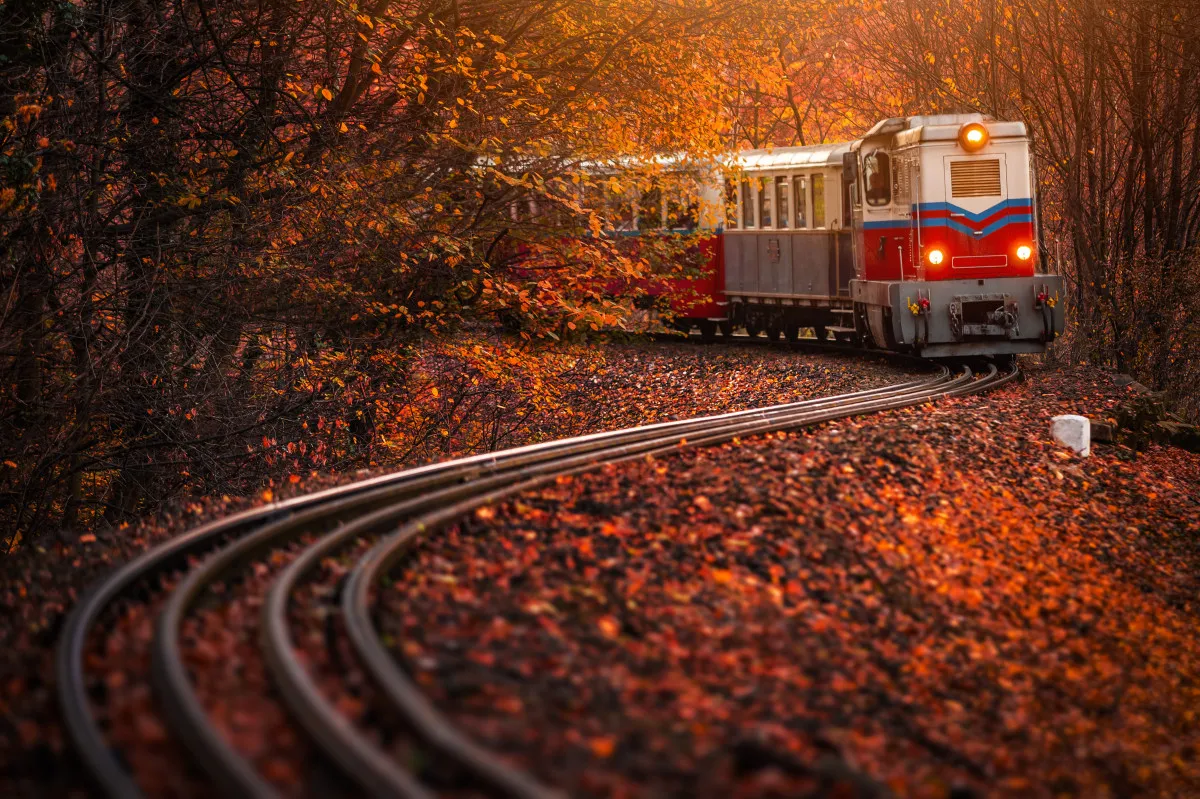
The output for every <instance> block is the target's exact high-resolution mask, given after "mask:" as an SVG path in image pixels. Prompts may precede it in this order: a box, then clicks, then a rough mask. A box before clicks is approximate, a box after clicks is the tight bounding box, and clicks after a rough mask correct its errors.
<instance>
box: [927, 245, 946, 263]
mask: <svg viewBox="0 0 1200 799" xmlns="http://www.w3.org/2000/svg"><path fill="white" fill-rule="evenodd" d="M926 257H928V258H929V263H931V264H933V265H934V266H938V265H939V264H941V262H942V261H944V260H946V253H944V252H942V251H941V250H939V249H938V248H937V247H934V248H933V249H932V250H930V251H929V255H928V256H926Z"/></svg>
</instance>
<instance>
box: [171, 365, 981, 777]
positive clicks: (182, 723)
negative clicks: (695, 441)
mask: <svg viewBox="0 0 1200 799" xmlns="http://www.w3.org/2000/svg"><path fill="white" fill-rule="evenodd" d="M966 379H967V377H966V375H965V374H964V376H961V377H959V378H956V379H953V380H951V379H949V370H946V369H943V370H942V372H941V373H940V374H939V375H938V377H936V378H933V379H931V380H926V381H921V382H919V383H917V384H916V385H915V386H913V385H910V384H902V385H903V388H901V389H899V390H897V389H896V388H893V389H892V392H893V393H892V394H881V393H880V391H879V390H874V389H873V390H868V391H866V392H856V396H855V397H854V398H853V399H852V400H850V401H849V403H847V402H846V398H845V397H841V396H838V397H826V398H819V399H817V400H811V401H806V402H805V403H792V404H789V405H785V406H779V408H778V409H772V408H767V409H758V410H753V411H750V412H749V413H746V412H741V413H737V414H730V415H721V416H717V417H712V420H711V421H710V420H700V421H696V420H687V421H685V422H684V423H682V424H673V425H666V426H663V425H651V426H647V427H643V428H631V429H629V430H627V431H623V432H621V431H619V432H618V434H614V435H610V436H604V437H599V438H596V437H592V438H590V439H589V440H587V441H582V442H578V443H576V444H573V445H570V446H563V447H559V448H557V449H556V450H554V451H551V452H546V453H533V454H532V455H526V456H523V457H518V458H511V459H506V460H502V461H501V462H500V463H499V464H496V465H495V466H493V467H492V468H491V469H485V470H482V471H481V470H480V468H479V467H477V466H473V467H472V468H471V469H470V470H469V472H467V473H466V476H467V477H469V480H463V477H464V474H462V473H459V472H457V471H451V472H449V473H447V474H440V475H431V476H427V477H425V478H423V479H420V480H415V481H412V482H410V483H406V484H402V485H399V486H392V487H387V488H383V489H377V490H375V491H373V492H370V493H369V494H366V495H362V496H358V497H351V498H347V499H343V500H340V501H337V502H331V503H328V504H327V505H324V506H318V507H315V508H311V509H309V510H306V511H304V512H301V513H299V514H296V515H295V516H292V517H289V518H287V519H283V520H280V521H277V522H274V523H272V524H269V525H265V526H263V527H262V528H260V529H258V530H255V531H253V532H251V533H249V534H247V535H246V536H244V537H242V538H240V539H239V540H237V541H236V542H233V543H232V544H230V545H229V546H227V547H225V548H223V549H221V550H219V551H218V552H216V553H215V554H214V555H213V556H212V557H210V558H208V559H207V560H205V561H204V562H203V563H202V564H200V565H199V566H198V567H197V568H195V569H193V570H191V571H190V572H189V573H188V575H187V577H186V578H185V579H184V581H183V582H182V583H181V584H180V585H179V586H177V587H176V589H175V590H174V591H173V592H172V594H171V595H170V597H169V598H168V601H167V604H166V605H165V606H164V608H163V610H162V612H161V613H160V614H159V616H158V619H157V621H156V624H155V638H154V641H153V644H152V674H153V678H154V686H155V689H156V694H157V696H158V698H159V700H160V702H161V704H162V707H163V710H164V712H165V714H166V716H167V718H168V720H169V721H170V722H171V723H172V728H173V729H174V730H175V731H176V732H177V733H178V735H179V737H180V739H181V740H182V742H183V743H184V744H185V745H186V746H187V748H188V749H189V750H190V751H191V753H192V754H193V757H194V759H195V760H196V762H197V763H198V765H200V766H201V768H202V769H203V770H204V771H205V772H206V773H208V775H209V776H210V777H211V778H212V779H213V780H214V781H215V782H216V783H217V784H218V785H219V786H221V787H222V788H223V789H225V790H227V791H232V792H236V793H238V794H239V795H246V796H262V797H266V796H272V795H274V790H273V789H272V788H271V786H270V785H269V784H268V783H267V782H266V781H265V780H264V779H263V778H262V776H261V775H260V774H258V772H257V771H256V770H255V769H254V768H253V766H252V765H251V764H250V763H248V762H247V761H246V760H245V759H244V758H242V757H241V756H240V755H239V754H238V753H237V752H236V751H235V750H234V749H233V748H232V747H231V746H230V745H229V743H228V742H227V741H226V740H225V738H224V737H223V736H222V735H221V734H220V733H219V732H218V731H217V730H216V729H215V728H214V727H213V726H212V724H211V722H210V721H209V720H208V715H207V713H206V712H205V711H204V708H203V706H202V704H201V703H200V701H199V699H198V697H197V696H196V695H195V691H194V689H193V687H192V684H191V680H190V678H189V676H188V670H187V667H186V665H185V664H184V662H183V657H182V652H181V650H180V646H179V634H180V628H181V626H182V623H183V620H184V618H186V617H187V615H188V614H189V612H190V611H191V610H192V608H193V607H194V606H195V605H196V604H197V603H198V602H199V601H200V600H201V598H202V597H203V595H204V594H205V591H206V588H207V587H208V586H210V585H212V584H213V583H216V582H219V581H222V580H225V579H227V578H228V577H229V576H231V575H236V574H237V573H238V572H239V571H241V570H242V569H243V568H244V567H246V566H247V565H248V564H250V563H252V562H254V561H256V560H257V559H258V558H259V556H260V555H262V554H264V553H266V552H269V551H271V550H273V549H277V548H279V547H281V546H284V545H286V544H288V543H291V542H292V541H294V540H296V539H298V538H299V537H301V536H303V535H311V534H327V535H331V536H339V537H340V536H343V535H344V530H343V531H338V532H332V531H333V529H334V528H335V527H336V526H337V525H339V524H342V523H345V522H347V521H349V519H350V518H352V517H356V516H361V515H362V514H363V513H371V512H372V511H376V510H378V509H381V508H382V510H380V511H379V513H377V514H373V516H372V517H371V518H372V521H373V523H375V524H383V523H385V520H386V519H387V518H388V517H389V515H391V516H392V518H393V520H394V514H397V513H412V512H416V511H423V510H424V509H426V508H428V507H437V506H438V505H439V504H442V503H445V502H447V501H454V500H456V499H458V498H459V497H465V496H470V495H471V494H474V493H478V491H479V490H480V486H483V487H486V488H492V487H494V486H498V485H503V484H505V483H511V482H515V481H519V480H521V479H527V478H528V477H529V475H531V474H540V473H554V472H556V471H561V470H562V469H563V468H567V467H574V466H587V465H592V464H595V463H599V462H602V461H605V460H610V459H612V458H613V457H614V456H615V455H617V454H619V455H626V454H629V455H633V454H644V453H646V452H649V451H663V450H666V449H671V448H675V447H678V446H679V445H680V444H681V443H686V442H687V441H688V437H689V436H692V435H694V434H695V433H698V432H702V431H704V430H707V429H711V428H713V427H714V426H720V427H721V428H722V429H728V430H732V431H734V433H733V434H734V435H736V434H737V431H742V432H743V434H745V435H752V434H753V433H754V432H755V431H759V430H762V429H764V428H766V427H770V426H771V425H773V424H777V423H776V422H775V421H773V420H774V419H775V418H777V417H778V418H785V417H786V418H790V417H794V416H797V415H807V416H811V415H813V414H814V413H820V411H819V410H816V411H814V410H813V407H814V406H816V407H825V406H829V407H835V406H836V407H841V406H843V405H847V404H848V405H852V406H855V407H858V406H871V405H875V404H877V403H878V402H879V400H878V397H879V396H894V395H901V396H905V397H909V396H912V397H916V398H917V400H914V401H920V400H922V399H924V398H927V397H929V396H933V395H934V394H936V393H938V392H940V391H943V390H945V387H947V386H950V385H958V384H959V383H961V382H962V381H964V380H966ZM864 394H865V395H866V396H861V395H864ZM797 406H801V407H797ZM664 427H666V428H667V429H664ZM488 472H491V473H492V474H491V475H490V476H485V474H486V473H488ZM431 491H432V493H430V492H431ZM389 505H394V507H392V508H390V514H389V507H388V506H389ZM290 653H291V650H290V649H288V650H277V652H276V653H273V654H272V656H271V657H270V658H269V660H268V662H269V663H271V662H275V663H276V664H277V663H278V661H279V660H280V659H282V658H286V657H290ZM292 707H293V708H296V707H297V706H296V705H293V706H292ZM298 715H300V716H301V719H300V720H301V721H302V722H303V721H305V720H306V718H305V716H306V714H305V712H304V710H303V709H302V708H301V709H300V710H299V711H298ZM307 720H309V721H310V722H311V719H307ZM326 720H328V719H326ZM343 726H344V725H343ZM320 732H321V731H318V734H320ZM319 737H322V738H328V737H329V736H328V731H327V730H325V735H320V736H319ZM331 752H332V753H334V754H343V755H344V754H345V752H342V751H340V750H339V749H337V748H335V749H333V750H331ZM351 756H354V755H353V754H352V755H351ZM481 767H482V766H481ZM346 770H347V773H348V774H349V775H350V776H352V777H355V778H359V779H361V778H363V777H364V776H366V777H369V778H370V779H371V781H372V786H371V787H372V789H373V790H376V791H377V790H380V786H382V785H386V786H387V794H388V795H397V796H411V795H417V794H418V792H419V790H420V789H419V786H417V785H416V784H415V783H413V782H412V780H411V778H403V779H397V770H396V769H394V768H389V767H387V765H386V764H385V763H383V762H382V760H381V758H380V757H378V756H375V755H374V754H372V755H370V756H366V757H362V756H358V757H356V762H355V764H354V768H352V769H346ZM507 779H509V780H510V781H512V783H513V786H514V789H515V790H519V791H520V792H522V795H528V796H534V795H539V794H538V791H537V788H536V786H533V785H528V784H524V783H522V782H521V780H522V776H521V775H513V774H508V775H507ZM542 795H545V794H542Z"/></svg>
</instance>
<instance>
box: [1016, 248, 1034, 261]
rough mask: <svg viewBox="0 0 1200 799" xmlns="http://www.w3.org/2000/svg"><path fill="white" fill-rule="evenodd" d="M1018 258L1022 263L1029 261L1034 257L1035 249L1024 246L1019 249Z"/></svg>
mask: <svg viewBox="0 0 1200 799" xmlns="http://www.w3.org/2000/svg"><path fill="white" fill-rule="evenodd" d="M1017 257H1018V258H1020V259H1021V260H1022V261H1028V260H1029V259H1030V258H1032V257H1033V248H1032V247H1030V246H1029V245H1028V244H1022V245H1021V246H1020V247H1018V248H1017Z"/></svg>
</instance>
